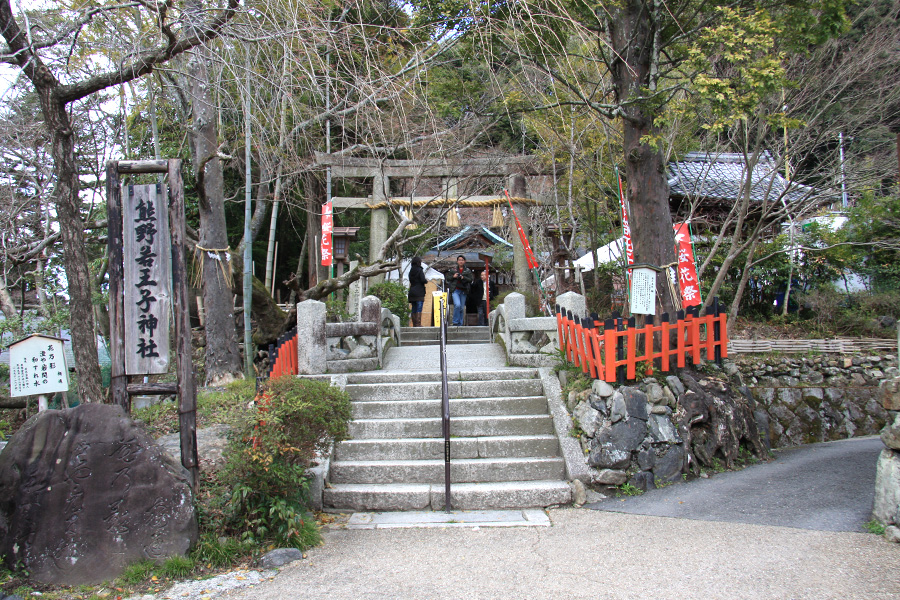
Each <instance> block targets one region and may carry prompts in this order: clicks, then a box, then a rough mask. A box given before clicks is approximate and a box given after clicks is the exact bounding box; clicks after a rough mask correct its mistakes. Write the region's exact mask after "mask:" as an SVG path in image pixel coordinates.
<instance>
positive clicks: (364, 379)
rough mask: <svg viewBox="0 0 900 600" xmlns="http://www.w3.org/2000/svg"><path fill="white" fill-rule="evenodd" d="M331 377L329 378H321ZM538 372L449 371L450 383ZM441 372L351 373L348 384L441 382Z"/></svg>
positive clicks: (533, 376) (535, 375) (531, 375)
mask: <svg viewBox="0 0 900 600" xmlns="http://www.w3.org/2000/svg"><path fill="white" fill-rule="evenodd" d="M321 377H329V378H330V375H329V376H321ZM537 378H538V372H537V370H535V369H500V370H495V371H468V372H465V373H461V372H459V371H449V372H448V373H447V379H448V381H494V380H497V379H537ZM440 380H441V372H440V371H407V372H402V373H401V372H380V373H378V372H376V373H349V374H348V375H347V383H348V384H357V383H409V382H427V381H440Z"/></svg>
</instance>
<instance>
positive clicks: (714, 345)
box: [556, 299, 728, 382]
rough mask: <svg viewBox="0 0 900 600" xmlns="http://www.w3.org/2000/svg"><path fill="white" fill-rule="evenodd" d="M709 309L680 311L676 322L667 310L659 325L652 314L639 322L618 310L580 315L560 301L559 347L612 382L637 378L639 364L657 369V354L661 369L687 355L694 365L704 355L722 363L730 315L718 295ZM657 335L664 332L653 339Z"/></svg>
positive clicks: (682, 362) (586, 368) (586, 370)
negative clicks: (604, 314) (602, 317)
mask: <svg viewBox="0 0 900 600" xmlns="http://www.w3.org/2000/svg"><path fill="white" fill-rule="evenodd" d="M706 312H707V314H706V315H705V316H702V317H701V316H700V315H699V311H698V310H696V309H695V310H688V311H687V313H685V311H678V319H677V320H676V321H675V322H674V323H670V322H669V316H668V314H663V315H662V317H661V322H660V324H659V325H654V324H653V317H652V316H648V317H646V322H645V324H644V325H643V326H640V327H639V326H637V325H636V319H635V317H631V318H629V319H623V318H621V317H619V316H618V314H617V313H613V316H612V318H609V319H606V320H605V321H602V322H601V321H600V320H599V317H598V316H597V315H596V314H593V315H591V316H589V317H585V318H583V319H581V318H579V317H577V316H576V315H573V314H572V313H571V312H569V311H567V310H565V309H561V308H560V307H559V305H557V306H556V326H557V333H558V335H559V347H560V349H561V350H562V351H563V353H564V354H565V357H566V360H567V361H568V362H571V363H573V364H574V365H575V366H577V367H581V369H582V371H584V373H585V374H586V375H588V376H589V377H591V378H593V379H603V380H604V381H608V382H613V381H617V380H618V381H620V382H621V381H624V380H633V379H634V378H635V374H636V367H637V364H638V363H642V362H646V363H648V368H649V370H650V371H652V367H653V361H655V360H657V359H658V360H659V362H658V365H659V368H660V370H662V371H669V370H670V369H671V365H672V362H673V361H674V362H675V364H676V365H677V366H678V367H684V365H685V355H688V356H690V357H691V361H692V362H693V363H694V364H697V363H699V362H700V360H701V358H703V357H704V355H705V358H706V359H707V360H715V361H717V362H719V363H721V359H722V358H724V357H727V356H728V333H727V331H728V329H727V327H726V318H727V315H726V314H725V312H724V311H723V310H722V308H721V307H720V305H719V302H718V299H714V300H713V304H712V306H710V307H709V308H708V309H707V311H706ZM655 334H660V335H659V336H657V337H656V339H655V340H654V335H655ZM673 339H674V343H673V342H672V340H673ZM657 342H659V346H660V347H658V348H657V347H656V345H657ZM640 348H642V350H639V349H640ZM638 352H640V354H638Z"/></svg>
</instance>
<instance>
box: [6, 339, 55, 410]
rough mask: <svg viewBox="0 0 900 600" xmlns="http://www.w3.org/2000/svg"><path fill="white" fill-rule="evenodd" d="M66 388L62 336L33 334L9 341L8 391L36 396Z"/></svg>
mask: <svg viewBox="0 0 900 600" xmlns="http://www.w3.org/2000/svg"><path fill="white" fill-rule="evenodd" d="M68 389H69V370H68V369H67V368H66V355H65V353H64V352H63V340H62V339H60V338H57V337H52V336H49V335H40V334H33V335H29V336H28V337H26V338H24V339H21V340H19V341H18V342H13V343H12V344H10V345H9V392H10V393H9V395H10V396H11V397H13V398H16V397H21V396H38V395H43V394H53V393H56V392H65V391H66V390H68Z"/></svg>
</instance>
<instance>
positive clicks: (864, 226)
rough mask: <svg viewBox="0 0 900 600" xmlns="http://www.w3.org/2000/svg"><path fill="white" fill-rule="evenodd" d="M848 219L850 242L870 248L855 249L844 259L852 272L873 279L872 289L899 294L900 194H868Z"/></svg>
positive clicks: (858, 203) (858, 201)
mask: <svg viewBox="0 0 900 600" xmlns="http://www.w3.org/2000/svg"><path fill="white" fill-rule="evenodd" d="M848 216H849V222H848V223H847V225H845V227H844V229H846V231H847V237H848V238H849V241H852V242H857V243H866V244H870V245H867V246H860V247H854V248H853V249H852V250H850V251H848V252H846V256H844V257H843V258H844V259H845V260H846V261H847V262H848V263H849V264H850V265H851V268H852V269H853V270H855V271H856V272H858V273H861V274H863V275H868V276H869V277H870V278H871V282H872V287H873V289H875V290H878V291H889V290H900V249H898V245H897V231H898V228H900V194H897V193H894V194H892V195H888V196H881V197H877V196H876V195H875V194H874V193H871V192H868V193H865V194H863V195H862V196H861V197H860V198H859V199H858V200H857V202H856V205H855V206H854V207H853V208H851V209H850V212H849V215H848Z"/></svg>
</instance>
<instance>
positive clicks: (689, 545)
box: [201, 438, 900, 600]
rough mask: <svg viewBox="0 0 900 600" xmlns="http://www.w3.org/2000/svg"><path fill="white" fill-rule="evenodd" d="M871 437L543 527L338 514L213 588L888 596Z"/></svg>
mask: <svg viewBox="0 0 900 600" xmlns="http://www.w3.org/2000/svg"><path fill="white" fill-rule="evenodd" d="M880 444H881V442H880V440H878V439H877V438H869V439H856V440H848V441H843V442H835V443H829V444H819V445H816V446H809V447H805V448H798V449H792V450H786V451H783V452H779V453H777V458H776V459H775V460H774V461H772V462H769V463H765V464H761V465H757V466H753V467H749V468H747V469H745V470H743V471H740V472H733V473H723V474H719V475H715V476H713V477H711V478H710V479H708V480H699V481H694V482H691V483H687V484H677V485H673V486H669V487H667V488H664V489H660V490H656V491H653V492H649V493H647V494H645V495H644V496H641V497H635V498H629V499H626V500H625V501H624V502H623V501H621V500H616V499H610V500H607V501H604V502H602V503H599V504H598V505H597V506H595V508H597V509H598V510H584V509H575V508H562V509H556V510H550V511H549V516H550V520H551V522H552V526H551V527H530V528H524V527H523V528H515V527H510V528H454V529H376V530H358V529H356V530H349V529H343V528H341V526H340V524H339V523H340V521H338V523H335V524H334V525H333V526H332V527H331V528H330V529H329V530H328V531H326V532H325V544H324V545H323V546H321V547H319V548H314V549H311V550H310V551H309V553H308V558H307V559H306V560H301V561H297V562H295V563H292V564H290V565H288V566H286V567H285V568H284V569H283V570H282V571H281V572H280V573H279V574H278V575H277V576H276V577H274V578H273V579H272V580H270V581H265V582H263V583H261V584H258V585H255V586H252V587H248V588H244V589H241V590H235V591H232V592H228V593H226V594H224V595H222V596H218V597H219V598H228V599H230V600H279V599H284V600H293V599H295V598H305V599H310V600H315V599H323V600H324V599H327V600H342V599H346V600H357V599H372V600H375V599H385V600H388V599H390V600H401V599H403V600H405V599H408V600H424V599H435V600H437V599H440V600H446V599H485V600H493V599H502V600H515V599H529V600H530V599H534V600H548V599H553V600H556V599H569V598H571V599H573V600H574V599H578V600H581V599H585V598H587V599H592V600H594V599H617V600H618V599H630V598H634V599H641V600H645V599H653V600H658V599H673V600H676V599H677V600H686V599H691V598H696V599H698V600H714V599H740V600H772V599H791V600H800V599H809V600H822V599H829V598H834V599H840V600H845V599H848V598H852V599H857V598H859V599H884V600H888V599H890V600H896V599H897V598H900V577H898V576H897V564H898V561H900V545H898V544H891V543H890V542H887V541H885V539H884V538H883V537H881V536H876V535H872V534H870V533H863V532H862V529H861V525H862V523H864V522H865V521H867V520H868V519H869V512H870V511H871V507H872V496H873V484H874V472H875V459H876V457H877V454H878V451H879V450H880ZM626 512H628V513H639V514H623V513H626ZM654 515H657V516H654ZM669 517H675V518H669ZM201 598H206V596H201Z"/></svg>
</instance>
